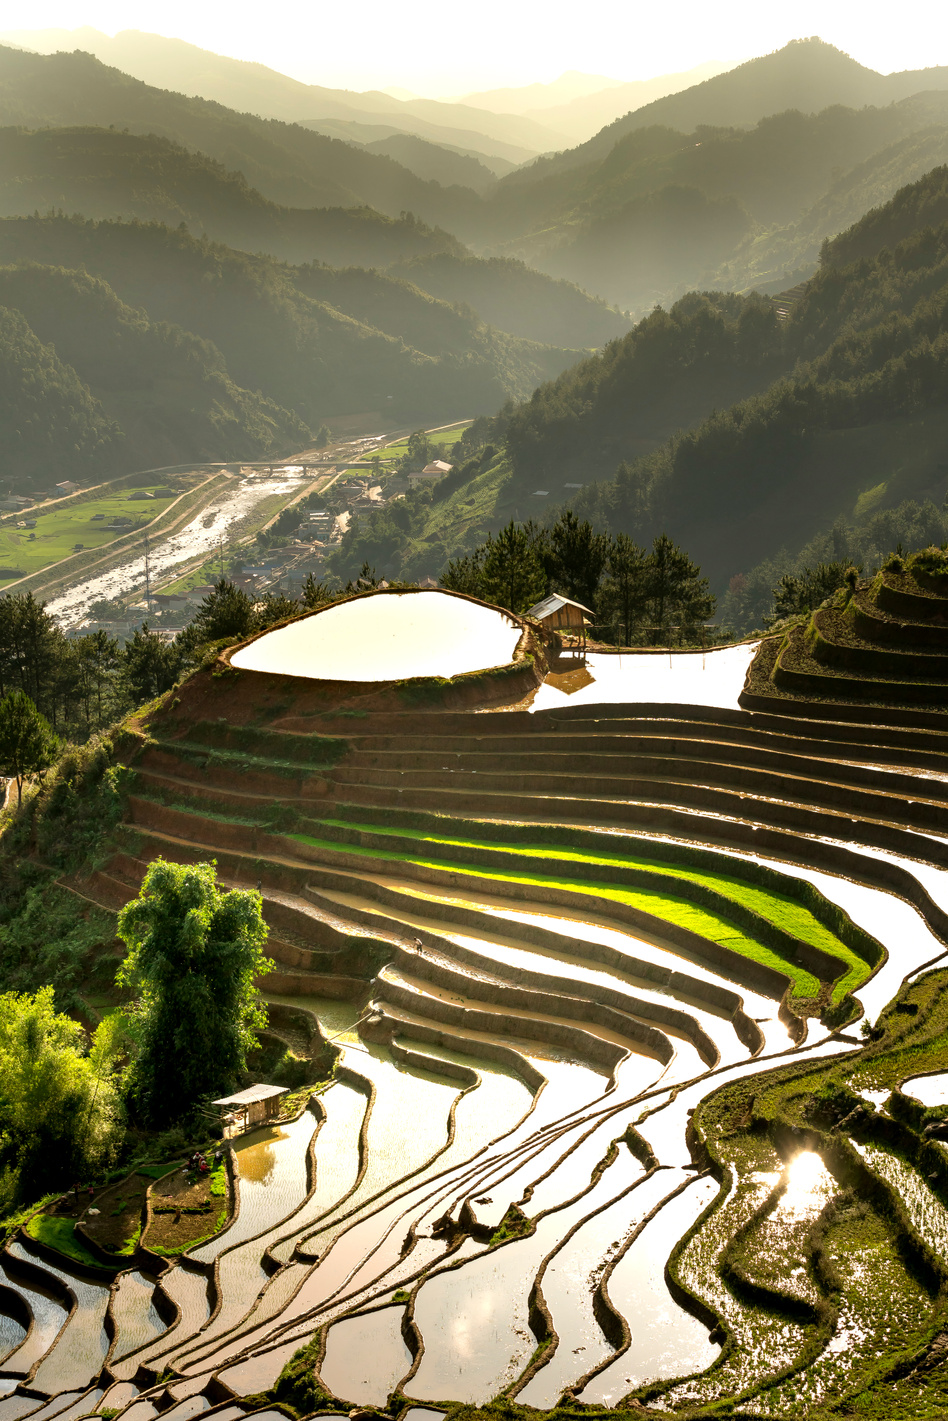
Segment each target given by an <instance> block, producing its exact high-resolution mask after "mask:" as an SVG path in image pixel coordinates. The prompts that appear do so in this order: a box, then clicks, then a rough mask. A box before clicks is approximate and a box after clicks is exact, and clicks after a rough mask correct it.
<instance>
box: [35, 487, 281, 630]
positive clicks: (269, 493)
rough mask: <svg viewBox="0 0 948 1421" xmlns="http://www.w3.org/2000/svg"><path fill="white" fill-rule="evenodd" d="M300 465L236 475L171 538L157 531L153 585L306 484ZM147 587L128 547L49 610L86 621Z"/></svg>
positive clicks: (138, 552) (141, 565)
mask: <svg viewBox="0 0 948 1421" xmlns="http://www.w3.org/2000/svg"><path fill="white" fill-rule="evenodd" d="M304 481H305V480H304V473H303V468H302V466H301V465H296V464H287V465H286V466H285V467H283V468H277V469H275V470H274V472H273V473H272V474H252V475H249V476H246V477H243V478H240V479H237V478H235V479H234V481H233V483H232V485H231V486H229V487H228V488H226V489H225V490H224V491H223V492H222V493H220V494H218V496H217V498H216V499H215V500H214V501H213V502H212V503H210V504H208V505H207V506H206V507H204V508H202V509H201V511H200V513H198V514H197V515H196V516H195V517H194V518H193V519H192V520H191V522H190V523H188V524H187V525H186V526H185V527H184V528H181V529H179V530H178V532H176V533H171V534H169V535H168V536H167V537H162V535H161V534H160V533H158V534H156V535H155V537H154V539H153V540H152V541H151V542H150V544H149V569H150V576H151V581H152V584H153V585H154V584H155V582H156V581H157V580H158V579H164V580H168V579H169V578H170V577H171V576H173V574H174V572H175V569H176V568H179V567H183V566H184V565H185V564H186V563H189V562H193V561H194V560H195V559H196V558H199V557H202V556H204V557H207V556H210V555H211V554H213V553H214V551H215V550H216V549H217V548H218V547H219V545H220V541H221V539H222V538H223V539H224V541H225V543H226V542H227V541H228V540H229V539H232V538H233V537H234V536H236V535H237V534H239V532H240V530H241V525H242V524H243V523H244V522H245V521H246V520H247V519H248V518H249V517H251V515H252V514H253V512H254V510H255V509H256V507H257V505H258V504H260V503H262V502H263V501H264V500H265V499H270V498H273V497H274V496H279V495H285V494H289V493H292V491H293V490H294V489H296V488H298V487H299V485H300V484H302V483H303V482H304ZM144 590H145V562H144V552H143V550H142V549H141V548H135V549H134V550H130V552H129V555H128V557H127V559H126V560H124V561H123V562H121V563H120V564H119V565H118V566H117V567H113V568H110V569H109V571H108V572H101V573H98V574H96V575H95V576H93V577H89V578H86V579H85V580H83V581H80V582H77V583H76V584H75V585H74V586H72V587H70V588H69V590H68V591H67V592H64V593H62V594H61V595H60V596H59V597H54V598H51V599H50V601H49V602H48V603H47V608H48V610H49V612H51V613H52V615H53V616H55V617H56V618H57V620H58V621H60V622H61V623H62V625H63V626H65V627H73V626H77V625H78V624H79V623H80V622H82V621H83V620H84V619H85V616H86V614H87V612H88V609H89V607H90V606H91V605H92V603H93V602H98V601H100V600H102V599H109V600H111V599H113V598H115V597H127V596H128V595H129V594H130V593H135V592H138V591H141V592H144Z"/></svg>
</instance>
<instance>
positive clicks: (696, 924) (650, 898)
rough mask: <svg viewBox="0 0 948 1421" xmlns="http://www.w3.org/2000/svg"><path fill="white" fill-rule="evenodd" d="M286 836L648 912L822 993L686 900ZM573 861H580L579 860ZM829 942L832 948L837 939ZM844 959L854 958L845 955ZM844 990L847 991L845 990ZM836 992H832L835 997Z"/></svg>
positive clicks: (801, 989)
mask: <svg viewBox="0 0 948 1421" xmlns="http://www.w3.org/2000/svg"><path fill="white" fill-rule="evenodd" d="M372 832H375V831H374V830H373V831H372ZM286 837H287V838H288V839H293V840H296V841H298V842H300V843H304V844H310V845H312V846H313V847H314V848H320V849H331V850H334V851H336V852H339V850H340V848H341V849H343V850H344V851H345V852H346V853H352V854H358V855H361V856H363V857H365V858H376V859H384V860H386V861H389V862H393V863H412V864H417V865H418V866H419V867H420V868H434V869H447V870H448V871H449V872H451V873H458V874H465V875H467V876H468V877H470V878H479V879H482V880H487V881H494V882H498V883H501V882H503V883H522V884H523V885H524V887H527V888H529V887H531V886H535V887H540V888H557V889H562V890H564V891H565V892H567V893H594V894H595V895H596V896H597V897H598V898H602V899H604V900H605V901H607V902H613V903H622V904H626V905H628V906H629V907H633V908H638V909H640V910H641V911H643V912H646V913H651V914H652V915H653V916H654V917H656V918H660V919H662V920H663V921H664V922H667V923H673V924H674V925H675V926H676V927H682V928H687V929H688V930H689V931H690V932H693V933H697V934H698V935H699V936H700V937H703V938H707V939H708V941H710V942H715V943H717V944H718V945H719V946H720V947H724V948H727V949H728V950H729V951H731V952H736V953H738V954H740V956H741V957H747V958H749V959H750V960H751V961H753V962H759V963H760V964H761V965H762V966H765V967H770V968H771V969H772V970H773V971H775V972H779V973H781V974H782V975H783V976H784V977H787V978H789V980H790V981H791V983H792V984H793V991H794V995H795V996H799V997H807V998H809V997H815V996H816V995H817V994H818V993H819V990H820V983H819V981H818V979H817V978H816V977H815V976H814V975H813V973H812V972H808V971H807V970H806V969H805V968H803V967H800V966H799V965H798V964H797V963H795V962H791V961H790V960H789V959H788V958H786V957H783V956H782V955H781V954H779V953H777V952H775V951H774V950H773V949H772V948H769V947H766V946H765V945H764V944H763V943H760V942H757V940H756V939H755V938H752V937H749V936H748V935H747V933H745V932H744V931H743V929H742V928H740V927H738V926H737V925H736V924H735V923H732V922H730V921H729V919H728V918H726V917H724V915H723V914H721V913H716V912H714V911H712V910H711V909H709V908H703V907H700V906H699V905H698V904H695V903H690V902H688V901H687V900H685V899H681V898H675V897H674V896H673V895H672V894H664V893H660V892H659V891H658V890H657V889H650V888H617V887H616V886H615V885H614V884H611V883H600V882H598V881H596V880H595V879H591V878H590V879H584V880H578V879H574V878H556V877H554V876H552V875H547V874H543V875H540V874H528V873H516V872H513V871H508V872H504V873H498V872H495V871H494V870H491V869H483V868H469V867H467V866H466V865H464V864H459V863H453V862H450V861H446V860H443V859H440V860H439V859H430V858H423V857H421V856H420V855H418V854H410V853H398V852H395V851H393V850H389V849H372V848H362V847H361V846H359V845H355V844H344V845H340V844H338V843H334V842H332V841H330V840H327V839H317V838H314V837H313V836H312V835H310V834H288V835H286ZM445 842H447V841H445ZM537 856H539V851H537ZM544 856H545V857H546V858H549V857H550V855H549V853H548V852H545V854H544ZM575 857H579V855H576V856H575ZM833 941H834V943H835V939H833ZM843 951H847V950H846V949H843V948H842V944H840V945H839V948H838V949H837V950H836V955H837V956H841V954H842V952H843ZM847 955H848V956H852V954H849V953H848V952H847ZM859 965H860V967H861V968H862V971H863V974H865V971H866V965H865V963H864V962H860V964H859ZM850 975H851V974H847V977H846V978H844V979H843V984H845V982H847V981H848V979H849V976H850ZM842 990H846V987H845V985H843V987H842ZM837 993H839V994H840V995H841V992H840V989H839V988H837ZM837 993H834V997H835V995H836V994H837Z"/></svg>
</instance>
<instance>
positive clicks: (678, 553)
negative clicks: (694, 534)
mask: <svg viewBox="0 0 948 1421" xmlns="http://www.w3.org/2000/svg"><path fill="white" fill-rule="evenodd" d="M647 561H648V603H647V615H648V620H649V623H650V633H651V638H652V644H653V645H656V646H660V645H662V644H663V643H671V642H672V641H673V640H677V641H678V642H679V644H684V643H685V642H687V641H690V640H693V639H694V636H695V633H696V632H697V631H698V629H699V628H700V627H701V625H702V624H703V623H704V622H706V621H707V620H708V618H709V617H711V616H712V615H713V614H714V607H715V600H714V597H713V596H712V595H711V591H710V587H709V583H708V579H707V578H706V577H702V576H701V569H700V567H698V565H697V563H693V562H692V561H691V559H690V558H689V557H688V554H687V553H684V552H682V550H681V548H679V547H678V546H677V545H676V544H675V543H673V542H672V540H671V538H669V537H668V535H667V533H661V534H660V535H659V536H658V537H657V538H656V539H655V541H654V543H653V544H652V551H651V553H650V554H649V556H648V560H647Z"/></svg>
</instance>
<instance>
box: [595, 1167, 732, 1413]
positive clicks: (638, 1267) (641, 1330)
mask: <svg viewBox="0 0 948 1421" xmlns="http://www.w3.org/2000/svg"><path fill="white" fill-rule="evenodd" d="M687 1177H688V1176H687V1175H686V1174H684V1172H683V1171H681V1170H662V1171H661V1173H660V1174H658V1175H656V1176H655V1177H654V1178H653V1179H652V1180H650V1181H649V1184H648V1186H647V1190H648V1192H647V1194H644V1195H643V1198H642V1200H641V1201H640V1205H639V1207H640V1208H641V1210H642V1216H644V1214H645V1212H646V1209H645V1207H644V1206H645V1205H647V1206H648V1208H653V1207H654V1206H655V1205H656V1204H658V1203H660V1202H661V1200H662V1199H663V1198H668V1195H669V1194H670V1193H671V1192H672V1191H673V1190H674V1189H675V1188H677V1186H678V1185H679V1184H681V1183H682V1182H683V1180H684V1179H686V1178H687ZM644 1187H645V1186H643V1188H644ZM717 1189H718V1185H717V1181H716V1180H714V1179H710V1178H705V1179H698V1180H695V1182H694V1183H693V1184H691V1185H689V1186H688V1188H687V1189H685V1190H684V1191H683V1193H681V1194H679V1195H677V1196H676V1197H675V1198H672V1199H669V1201H668V1203H667V1204H665V1205H664V1206H663V1207H662V1208H661V1209H660V1211H659V1213H658V1214H657V1215H656V1216H655V1218H654V1219H652V1220H650V1221H649V1223H648V1224H646V1226H645V1228H644V1229H643V1230H642V1232H641V1233H640V1234H639V1236H638V1238H637V1239H635V1241H634V1242H633V1243H632V1245H631V1247H630V1248H629V1250H628V1252H627V1253H626V1254H625V1255H624V1256H623V1257H622V1258H621V1259H620V1261H619V1262H618V1263H617V1264H616V1267H615V1270H614V1272H613V1274H612V1276H611V1278H610V1279H609V1282H608V1291H609V1298H610V1300H611V1302H612V1304H613V1306H614V1307H615V1309H616V1311H617V1312H619V1313H620V1314H621V1315H622V1316H623V1317H624V1318H625V1320H626V1322H627V1323H628V1324H629V1330H630V1332H631V1333H632V1340H631V1342H630V1344H629V1348H628V1351H626V1352H625V1353H623V1355H622V1356H621V1357H618V1358H617V1359H616V1360H615V1361H614V1362H612V1363H611V1364H610V1365H609V1366H607V1367H605V1368H604V1369H603V1370H602V1371H600V1372H599V1373H598V1374H597V1376H595V1377H594V1378H593V1379H592V1380H591V1381H590V1382H589V1383H588V1384H587V1385H586V1387H585V1388H584V1389H583V1392H582V1396H581V1399H582V1400H583V1401H586V1402H592V1403H594V1404H598V1405H601V1406H615V1405H616V1403H617V1402H618V1401H619V1399H620V1397H623V1396H625V1394H626V1393H627V1392H629V1391H631V1390H632V1388H633V1387H637V1386H641V1385H642V1383H643V1382H646V1381H652V1380H655V1379H657V1378H659V1377H672V1376H681V1375H684V1374H687V1373H689V1372H695V1371H700V1370H702V1369H703V1368H704V1367H708V1366H710V1365H711V1363H712V1362H713V1361H714V1359H715V1357H716V1356H717V1354H718V1350H719V1348H718V1346H717V1345H716V1344H715V1343H713V1342H711V1341H709V1339H708V1329H707V1328H706V1327H705V1326H704V1324H703V1323H701V1322H699V1321H698V1319H697V1318H696V1317H693V1316H692V1315H691V1313H689V1312H686V1311H685V1310H684V1308H681V1307H679V1305H678V1304H677V1303H676V1302H675V1301H674V1300H673V1298H672V1296H671V1294H670V1293H669V1291H668V1287H667V1284H666V1283H665V1263H666V1261H667V1259H668V1255H669V1253H670V1252H671V1250H672V1249H673V1248H674V1246H675V1244H676V1243H677V1242H678V1240H679V1239H680V1238H681V1237H682V1236H683V1235H684V1234H685V1233H686V1232H687V1230H688V1229H689V1228H690V1226H691V1225H692V1224H693V1223H694V1221H695V1219H697V1218H698V1216H699V1215H700V1213H701V1211H702V1210H703V1209H704V1208H705V1207H706V1206H707V1205H708V1204H709V1203H710V1202H711V1200H712V1199H713V1198H714V1196H715V1194H716V1193H717Z"/></svg>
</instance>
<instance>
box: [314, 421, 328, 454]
mask: <svg viewBox="0 0 948 1421" xmlns="http://www.w3.org/2000/svg"><path fill="white" fill-rule="evenodd" d="M313 443H314V444H315V445H316V448H317V449H325V447H326V445H327V444H331V443H332V430H331V429H330V428H329V425H328V424H321V425H320V426H319V428H318V429H317V431H316V437H315V439H314V440H313Z"/></svg>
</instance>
